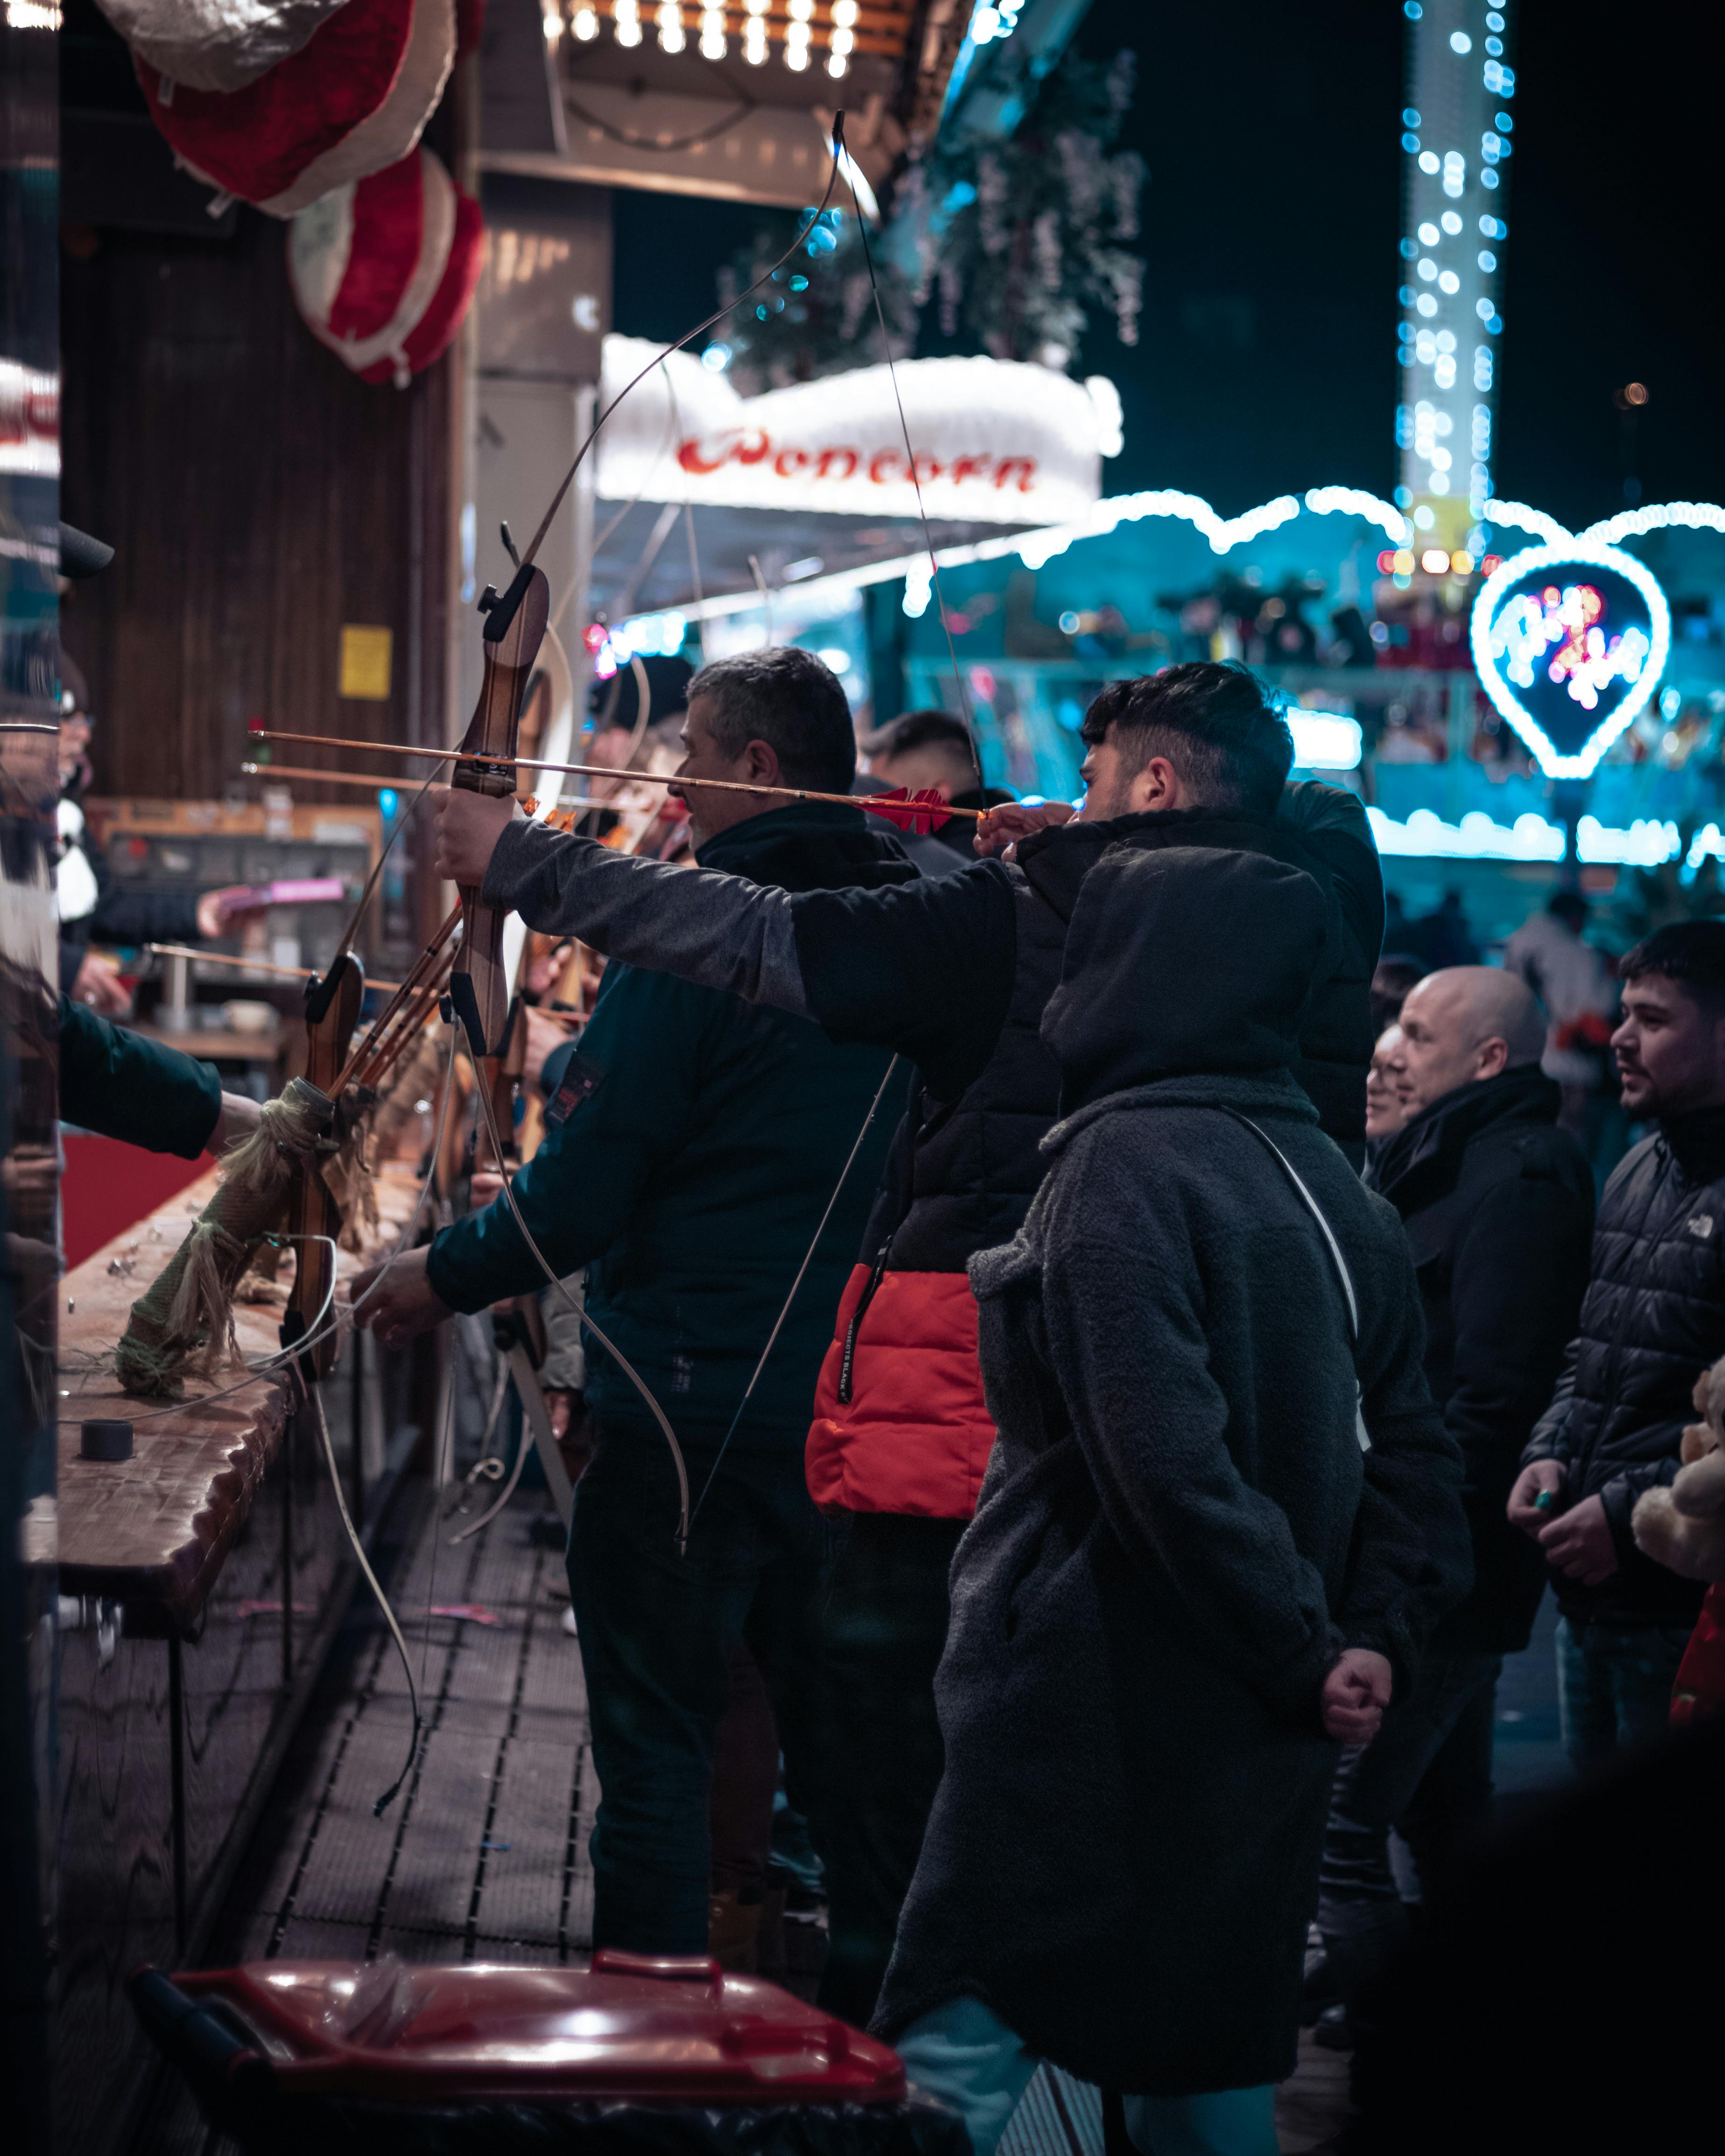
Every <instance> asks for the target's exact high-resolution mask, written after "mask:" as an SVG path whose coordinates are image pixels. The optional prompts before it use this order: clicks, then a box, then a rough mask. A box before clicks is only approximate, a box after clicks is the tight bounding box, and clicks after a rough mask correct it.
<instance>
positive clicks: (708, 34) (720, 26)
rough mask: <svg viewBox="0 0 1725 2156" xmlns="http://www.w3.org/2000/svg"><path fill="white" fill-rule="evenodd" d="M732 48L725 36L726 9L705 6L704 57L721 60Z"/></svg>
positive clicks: (703, 29)
mask: <svg viewBox="0 0 1725 2156" xmlns="http://www.w3.org/2000/svg"><path fill="white" fill-rule="evenodd" d="M729 50H730V46H729V45H728V44H727V43H726V38H725V11H724V9H723V8H702V10H701V58H702V59H709V60H721V59H724V57H725V55H726V53H727V52H728V51H729Z"/></svg>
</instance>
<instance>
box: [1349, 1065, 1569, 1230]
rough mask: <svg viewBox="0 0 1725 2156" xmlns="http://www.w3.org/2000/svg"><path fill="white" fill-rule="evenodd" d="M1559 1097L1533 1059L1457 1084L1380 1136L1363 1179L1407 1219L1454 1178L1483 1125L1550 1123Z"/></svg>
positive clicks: (1485, 1127) (1487, 1127) (1559, 1092)
mask: <svg viewBox="0 0 1725 2156" xmlns="http://www.w3.org/2000/svg"><path fill="white" fill-rule="evenodd" d="M1562 1105H1563V1092H1562V1090H1561V1088H1560V1087H1559V1086H1558V1084H1557V1081H1555V1080H1554V1079H1551V1078H1548V1077H1547V1076H1546V1075H1545V1073H1544V1072H1543V1070H1541V1069H1540V1067H1539V1065H1538V1064H1537V1063H1527V1064H1523V1065H1522V1066H1521V1067H1520V1068H1519V1069H1518V1070H1501V1071H1499V1072H1498V1074H1497V1076H1496V1077H1495V1078H1486V1079H1484V1080H1481V1081H1480V1082H1478V1083H1477V1084H1473V1085H1467V1086H1456V1087H1455V1091H1453V1092H1449V1093H1445V1095H1444V1096H1442V1097H1441V1099H1440V1100H1436V1101H1433V1102H1432V1104H1431V1106H1430V1107H1429V1108H1422V1109H1421V1110H1420V1113H1419V1114H1418V1115H1417V1116H1414V1119H1413V1121H1412V1122H1409V1123H1407V1124H1404V1126H1403V1127H1402V1128H1401V1129H1400V1130H1399V1131H1397V1132H1394V1133H1393V1134H1392V1135H1391V1136H1390V1137H1387V1138H1385V1139H1384V1142H1383V1144H1382V1145H1381V1146H1379V1147H1378V1149H1377V1151H1376V1152H1375V1154H1374V1155H1373V1161H1372V1167H1371V1172H1370V1173H1369V1174H1368V1176H1367V1178H1366V1180H1367V1182H1368V1183H1370V1184H1371V1186H1372V1188H1373V1189H1374V1190H1377V1191H1379V1192H1381V1193H1383V1195H1384V1197H1385V1198H1387V1199H1389V1202H1390V1204H1392V1205H1394V1208H1395V1209H1396V1211H1397V1212H1398V1213H1399V1214H1401V1216H1402V1218H1403V1219H1404V1220H1405V1219H1407V1217H1408V1215H1409V1214H1410V1213H1417V1212H1419V1211H1420V1208H1421V1207H1422V1206H1425V1205H1430V1204H1431V1203H1432V1202H1433V1200H1434V1199H1436V1198H1437V1197H1439V1196H1440V1195H1441V1194H1442V1193H1443V1192H1444V1191H1445V1190H1446V1189H1448V1188H1450V1186H1451V1185H1452V1184H1453V1183H1454V1182H1455V1178H1456V1177H1457V1176H1458V1175H1459V1174H1460V1173H1461V1158H1462V1155H1463V1154H1464V1153H1465V1152H1466V1151H1467V1148H1468V1147H1469V1146H1470V1145H1471V1144H1472V1142H1473V1141H1474V1140H1475V1139H1476V1137H1478V1136H1479V1135H1480V1133H1481V1132H1482V1131H1486V1130H1490V1129H1492V1128H1494V1127H1496V1126H1497V1125H1500V1124H1507V1123H1515V1124H1520V1125H1523V1126H1525V1125H1533V1126H1536V1127H1551V1126H1553V1125H1555V1123H1556V1122H1557V1120H1558V1109H1559V1107H1560V1106H1562Z"/></svg>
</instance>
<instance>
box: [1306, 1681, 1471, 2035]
mask: <svg viewBox="0 0 1725 2156" xmlns="http://www.w3.org/2000/svg"><path fill="white" fill-rule="evenodd" d="M1502 1667H1503V1657H1502V1655H1491V1654H1480V1653H1475V1652H1468V1651H1465V1650H1450V1651H1447V1652H1446V1651H1445V1650H1444V1649H1442V1648H1435V1649H1432V1650H1428V1652H1427V1653H1426V1654H1425V1656H1424V1657H1423V1658H1422V1660H1421V1661H1420V1669H1419V1673H1418V1675H1417V1676H1415V1678H1414V1683H1413V1686H1412V1688H1411V1690H1410V1691H1409V1693H1408V1695H1407V1697H1406V1698H1404V1699H1402V1700H1399V1701H1398V1702H1397V1703H1396V1705H1395V1706H1394V1707H1391V1709H1390V1710H1389V1713H1388V1714H1386V1715H1385V1716H1384V1726H1383V1727H1382V1728H1381V1729H1380V1730H1379V1731H1378V1734H1377V1736H1376V1737H1375V1738H1373V1740H1372V1742H1371V1743H1369V1744H1366V1745H1362V1746H1359V1747H1357V1748H1355V1749H1353V1750H1352V1751H1348V1752H1344V1753H1343V1755H1342V1763H1341V1765H1340V1766H1339V1767H1338V1768H1337V1769H1336V1779H1335V1784H1334V1786H1333V1788H1332V1790H1331V1793H1330V1820H1329V1825H1328V1827H1327V1830H1326V1831H1325V1835H1324V1851H1323V1859H1322V1864H1321V1866H1320V1867H1319V1871H1318V1910H1317V1919H1318V1924H1319V1927H1320V1928H1321V1929H1322V1933H1323V1935H1324V1944H1325V1948H1326V1950H1327V1953H1328V1955H1329V1958H1330V1964H1331V1968H1332V1972H1333V1974H1334V1975H1335V1977H1336V1979H1337V1983H1338V1984H1339V1985H1340V1987H1341V1989H1342V1992H1343V1996H1344V1998H1348V1999H1351V1998H1352V1996H1353V1993H1354V1991H1355V1989H1356V1988H1357V1986H1358V1982H1359V1980H1360V1979H1361V1978H1362V1977H1363V1976H1365V1975H1368V1974H1372V1973H1373V1971H1375V1970H1376V1969H1378V1968H1379V1967H1381V1966H1382V1964H1383V1963H1384V1962H1385V1961H1386V1960H1387V1959H1388V1958H1389V1954H1390V1953H1391V1952H1392V1951H1393V1949H1394V1948H1396V1947H1397V1946H1399V1944H1400V1943H1401V1941H1402V1939H1403V1938H1404V1937H1405V1935H1406V1932H1407V1923H1408V1919H1407V1912H1406V1911H1405V1910H1404V1907H1403V1906H1402V1900H1401V1896H1400V1894H1399V1892H1398V1891H1397V1888H1396V1883H1395V1878H1394V1873H1393V1872H1392V1871H1391V1870H1390V1864H1389V1831H1390V1829H1391V1828H1392V1827H1394V1828H1396V1829H1398V1830H1399V1832H1400V1834H1401V1835H1402V1838H1403V1840H1404V1841H1405V1842H1406V1843H1407V1845H1408V1846H1409V1849H1410V1850H1411V1851H1412V1852H1413V1856H1414V1862H1415V1864H1416V1865H1417V1866H1418V1867H1419V1871H1420V1888H1421V1891H1422V1892H1423V1893H1425V1894H1426V1895H1430V1894H1432V1893H1434V1892H1440V1891H1441V1890H1442V1887H1443V1886H1444V1884H1445V1879H1446V1877H1447V1876H1449V1875H1450V1874H1451V1873H1452V1872H1453V1870H1454V1867H1455V1859H1456V1855H1457V1852H1458V1851H1459V1850H1460V1849H1461V1848H1462V1847H1463V1846H1465V1845H1466V1843H1467V1842H1468V1841H1469V1840H1471V1838H1472V1836H1473V1835H1476V1834H1477V1833H1478V1832H1479V1831H1480V1830H1482V1829H1483V1828H1484V1827H1486V1825H1489V1824H1490V1821H1491V1737H1492V1730H1493V1727H1494V1722H1495V1709H1496V1706H1497V1677H1498V1673H1499V1671H1501V1670H1502Z"/></svg>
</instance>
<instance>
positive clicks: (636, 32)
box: [545, 0, 860, 78]
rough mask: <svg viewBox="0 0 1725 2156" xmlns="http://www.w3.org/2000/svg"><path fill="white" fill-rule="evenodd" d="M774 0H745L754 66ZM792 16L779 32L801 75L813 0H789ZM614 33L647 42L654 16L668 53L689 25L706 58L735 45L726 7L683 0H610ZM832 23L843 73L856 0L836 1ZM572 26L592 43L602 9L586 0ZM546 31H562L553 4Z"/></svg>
mask: <svg viewBox="0 0 1725 2156" xmlns="http://www.w3.org/2000/svg"><path fill="white" fill-rule="evenodd" d="M770 4H771V0H743V7H744V9H745V13H744V18H743V25H742V56H743V58H744V59H746V60H747V62H748V63H749V64H750V65H751V66H752V67H763V66H764V65H765V64H766V62H767V57H768V53H767V44H768V27H769V26H768V20H767V11H768V7H769V5H770ZM785 6H786V8H787V10H788V13H789V16H790V20H789V21H788V23H785V25H784V27H783V31H782V33H781V43H782V44H783V54H784V64H785V65H786V66H787V67H788V69H790V70H791V71H792V73H793V74H801V73H802V72H803V69H805V68H807V67H808V66H809V62H810V60H811V59H812V58H813V49H814V31H815V23H814V0H785ZM610 11H611V28H612V34H613V35H614V37H615V38H616V40H617V42H618V44H619V45H622V46H624V48H625V49H629V48H633V47H634V46H636V45H639V44H643V43H644V40H645V38H646V33H647V18H649V17H650V18H651V22H652V25H653V28H654V30H655V33H656V35H657V38H658V41H659V49H660V51H661V52H665V53H680V52H685V51H686V50H687V49H688V44H689V30H690V28H691V25H692V26H693V27H695V28H697V29H698V31H699V48H698V49H699V50H700V53H701V57H702V59H709V60H721V59H725V58H726V55H727V54H729V52H730V49H731V42H730V37H729V34H728V31H727V26H726V11H725V9H724V8H722V7H714V6H712V5H711V4H705V5H701V6H698V7H697V6H694V5H691V6H689V7H684V6H683V5H681V4H680V0H610ZM829 12H830V14H831V18H832V19H831V22H830V23H829V24H828V25H827V26H826V60H825V66H826V71H827V73H828V74H829V75H832V76H834V78H836V77H838V76H839V75H842V74H845V73H846V72H847V71H848V69H849V68H850V55H851V54H852V53H853V52H854V51H855V49H856V22H857V17H858V14H859V13H860V8H859V6H858V0H832V6H831V9H830V11H829ZM569 29H570V32H571V34H572V36H573V37H574V38H576V39H577V41H578V43H580V44H584V45H590V44H592V43H593V40H594V38H597V37H598V34H599V11H598V8H597V7H596V6H594V5H592V4H590V0H582V4H580V5H578V6H576V7H574V8H571V10H570V13H569ZM545 34H546V36H547V38H549V39H551V40H552V43H553V44H555V43H556V41H557V38H560V37H561V36H562V16H561V15H560V14H559V13H557V8H556V7H555V5H552V6H550V7H548V8H547V11H546V17H545Z"/></svg>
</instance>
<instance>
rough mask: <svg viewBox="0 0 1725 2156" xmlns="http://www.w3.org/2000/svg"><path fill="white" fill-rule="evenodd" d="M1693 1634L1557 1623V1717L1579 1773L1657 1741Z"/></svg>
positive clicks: (1667, 1628) (1681, 1629)
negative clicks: (1632, 1747) (1619, 1753)
mask: <svg viewBox="0 0 1725 2156" xmlns="http://www.w3.org/2000/svg"><path fill="white" fill-rule="evenodd" d="M1691 1629H1692V1628H1691V1627H1689V1626H1687V1625H1589V1624H1587V1623H1585V1622H1584V1621H1581V1620H1576V1621H1574V1622H1572V1621H1571V1620H1570V1619H1568V1617H1559V1618H1558V1719H1559V1722H1560V1723H1561V1726H1562V1728H1563V1749H1564V1751H1565V1752H1566V1753H1568V1755H1569V1764H1570V1765H1571V1766H1572V1767H1574V1768H1575V1769H1576V1771H1577V1773H1578V1774H1579V1772H1580V1770H1581V1769H1582V1768H1584V1767H1586V1766H1589V1765H1591V1764H1592V1763H1593V1762H1594V1760H1595V1759H1603V1758H1604V1757H1605V1755H1606V1753H1609V1752H1617V1751H1620V1750H1621V1749H1622V1748H1624V1747H1625V1745H1630V1744H1644V1743H1647V1742H1648V1741H1649V1740H1650V1739H1651V1738H1656V1737H1662V1736H1663V1735H1664V1734H1665V1732H1666V1730H1667V1729H1668V1728H1669V1727H1670V1726H1671V1686H1672V1685H1673V1684H1674V1683H1675V1682H1676V1675H1677V1665H1678V1663H1679V1662H1681V1661H1682V1659H1683V1650H1684V1649H1685V1648H1686V1646H1687V1645H1689V1634H1690V1630H1691Z"/></svg>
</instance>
